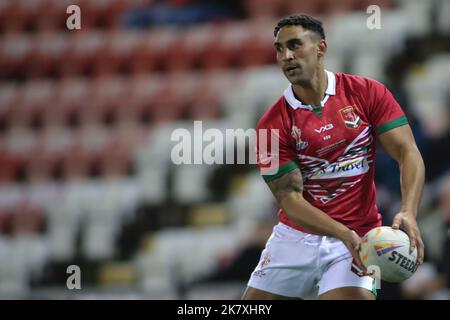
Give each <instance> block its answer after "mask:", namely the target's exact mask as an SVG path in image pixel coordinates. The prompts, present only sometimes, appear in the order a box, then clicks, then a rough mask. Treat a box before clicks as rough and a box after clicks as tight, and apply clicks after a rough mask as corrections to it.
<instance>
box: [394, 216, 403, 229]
mask: <svg viewBox="0 0 450 320" xmlns="http://www.w3.org/2000/svg"><path fill="white" fill-rule="evenodd" d="M401 224H402V218H401V217H395V218H394V222H392V229H398V228H400V226H401Z"/></svg>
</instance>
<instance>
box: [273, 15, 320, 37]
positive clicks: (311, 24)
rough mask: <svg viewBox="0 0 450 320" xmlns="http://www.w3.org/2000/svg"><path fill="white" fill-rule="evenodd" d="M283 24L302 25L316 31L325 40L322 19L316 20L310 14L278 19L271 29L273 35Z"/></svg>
mask: <svg viewBox="0 0 450 320" xmlns="http://www.w3.org/2000/svg"><path fill="white" fill-rule="evenodd" d="M285 26H302V27H303V28H304V29H306V30H311V31H314V32H315V33H317V34H318V35H319V36H320V37H321V38H322V39H323V40H325V32H324V31H323V27H322V21H320V20H317V19H315V18H313V17H311V16H308V15H305V14H301V15H292V16H289V17H286V18H283V19H281V20H280V21H278V23H277V25H276V26H275V30H274V31H273V35H274V36H275V37H276V36H277V34H278V31H280V29H281V28H283V27H285Z"/></svg>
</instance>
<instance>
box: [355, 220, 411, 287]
mask: <svg viewBox="0 0 450 320" xmlns="http://www.w3.org/2000/svg"><path fill="white" fill-rule="evenodd" d="M359 253H360V257H361V260H362V263H363V264H364V266H365V267H366V268H367V269H368V271H374V272H375V274H376V273H378V272H379V277H380V278H381V280H384V281H387V282H394V283H399V282H402V281H404V280H406V279H408V278H409V277H411V276H412V275H413V274H414V272H416V270H417V268H418V267H419V263H418V262H417V248H414V251H413V252H412V253H411V254H410V253H409V237H408V235H407V234H406V233H405V232H403V231H402V230H398V229H392V228H391V227H378V228H374V229H372V230H370V231H369V232H367V233H366V234H365V235H364V237H363V238H362V242H361V250H360V252H359Z"/></svg>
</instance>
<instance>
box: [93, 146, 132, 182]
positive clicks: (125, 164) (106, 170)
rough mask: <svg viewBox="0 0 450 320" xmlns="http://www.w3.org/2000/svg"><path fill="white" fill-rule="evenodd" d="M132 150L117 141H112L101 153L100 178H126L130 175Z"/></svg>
mask: <svg viewBox="0 0 450 320" xmlns="http://www.w3.org/2000/svg"><path fill="white" fill-rule="evenodd" d="M131 151H132V149H131V147H130V146H129V145H128V144H124V143H121V142H120V141H119V140H114V141H112V142H111V143H110V144H109V145H107V146H106V147H105V148H104V149H103V150H102V152H101V157H100V174H101V176H102V177H104V178H106V179H108V178H116V177H124V176H128V175H130V173H131V164H132V157H131V155H132V153H131Z"/></svg>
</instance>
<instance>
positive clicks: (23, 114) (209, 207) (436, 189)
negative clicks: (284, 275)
mask: <svg viewBox="0 0 450 320" xmlns="http://www.w3.org/2000/svg"><path fill="white" fill-rule="evenodd" d="M71 4H76V5H78V6H79V7H80V9H81V30H68V29H67V27H66V19H67V18H68V17H69V14H67V13H66V9H67V7H68V6H69V5H71ZM373 4H376V5H378V6H379V7H380V8H381V10H382V11H381V29H375V30H369V29H368V28H367V25H366V21H367V19H368V17H369V14H367V13H366V8H367V7H368V6H369V5H373ZM293 13H307V14H311V15H314V16H316V17H318V18H320V19H322V20H323V22H324V27H325V34H326V37H327V42H328V53H327V55H326V59H325V61H326V68H327V69H328V70H331V71H333V72H347V73H354V74H358V75H362V76H368V77H371V78H374V79H377V80H379V81H381V82H383V83H384V84H385V85H386V86H387V87H388V88H389V89H390V90H391V91H392V92H393V94H394V96H395V97H396V99H397V100H398V101H399V103H400V104H401V105H402V107H403V108H404V110H405V112H406V113H407V115H408V117H409V120H410V123H411V126H412V127H413V130H414V134H415V137H416V140H417V143H418V145H419V148H420V150H421V152H422V154H423V156H424V158H425V161H426V166H427V183H426V188H425V192H424V198H423V202H422V208H421V210H420V215H419V222H420V226H421V229H422V234H423V238H424V240H425V245H426V254H427V256H426V264H425V265H424V266H422V267H421V268H419V271H418V272H417V273H416V274H415V275H414V276H413V278H411V279H410V280H408V281H407V282H405V283H404V284H402V285H401V286H398V285H389V284H386V283H383V284H382V288H383V290H382V291H380V295H379V298H380V299H393V298H397V299H403V298H408V299H449V298H450V293H449V292H450V291H449V288H450V286H449V285H450V283H449V279H450V261H449V260H450V258H449V256H450V240H449V239H450V232H449V231H450V229H449V226H450V173H449V171H448V170H449V167H450V166H449V164H450V148H449V147H450V41H449V40H450V18H449V17H450V1H449V0H432V1H431V0H381V1H377V0H368V1H366V0H363V1H362V0H345V1H344V0H342V1H341V0H339V1H335V0H308V1H304V0H242V1H239V0H235V1H232V0H223V1H220V0H204V1H202V0H172V1H169V0H166V1H157V0H79V1H77V0H0V298H3V299H97V298H98V299H108V298H115V299H180V298H183V299H234V298H239V297H240V296H241V294H242V293H243V290H244V289H245V286H246V282H247V280H248V278H249V276H250V273H251V272H252V270H253V269H254V267H255V266H256V264H257V262H258V259H259V255H260V252H261V250H262V248H263V247H264V243H265V241H266V239H267V237H268V236H269V235H270V232H271V228H272V227H273V225H274V224H275V223H276V215H275V213H276V205H275V203H274V200H273V197H272V195H271V194H270V193H269V190H268V188H267V187H266V185H265V183H264V182H263V180H262V179H261V178H260V176H259V173H258V171H257V170H256V166H255V165H181V166H176V165H174V164H173V163H172V162H171V161H170V152H171V148H172V147H173V143H172V142H171V141H170V135H171V133H172V131H173V130H174V129H176V128H186V129H187V130H190V132H192V135H194V132H193V121H194V120H203V126H204V128H206V127H211V128H219V129H220V130H224V129H225V128H244V129H248V128H254V127H255V124H256V122H257V120H258V118H259V116H260V115H261V114H262V113H263V112H264V111H265V109H266V108H267V107H268V106H270V105H271V104H272V103H273V102H274V101H275V100H276V99H277V98H278V97H279V96H280V95H281V94H282V92H283V90H284V89H285V87H286V86H287V81H286V80H285V79H284V77H283V75H282V74H281V72H280V71H279V70H278V68H277V66H276V65H275V64H274V63H275V52H274V49H273V28H274V26H275V24H276V21H277V20H278V19H279V18H280V17H282V16H287V15H290V14H293ZM194 138H195V137H194ZM234 148H235V149H236V150H237V151H238V152H246V151H247V150H248V149H249V144H242V145H238V144H236V145H235V146H234ZM250 149H252V148H250ZM376 179H377V181H376V182H377V187H378V205H379V207H380V210H381V212H382V213H383V219H384V224H387V225H389V224H391V222H392V216H393V214H395V213H396V210H398V209H399V207H400V202H399V201H400V197H399V196H400V187H399V173H398V167H397V165H396V163H395V162H394V161H393V160H391V159H390V158H389V157H388V156H387V155H386V153H385V152H384V151H383V150H381V149H379V152H378V161H377V167H376ZM70 265H78V266H79V267H80V268H81V290H69V289H67V287H66V280H67V278H68V277H69V276H70V274H67V273H66V271H67V267H68V266H70Z"/></svg>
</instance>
